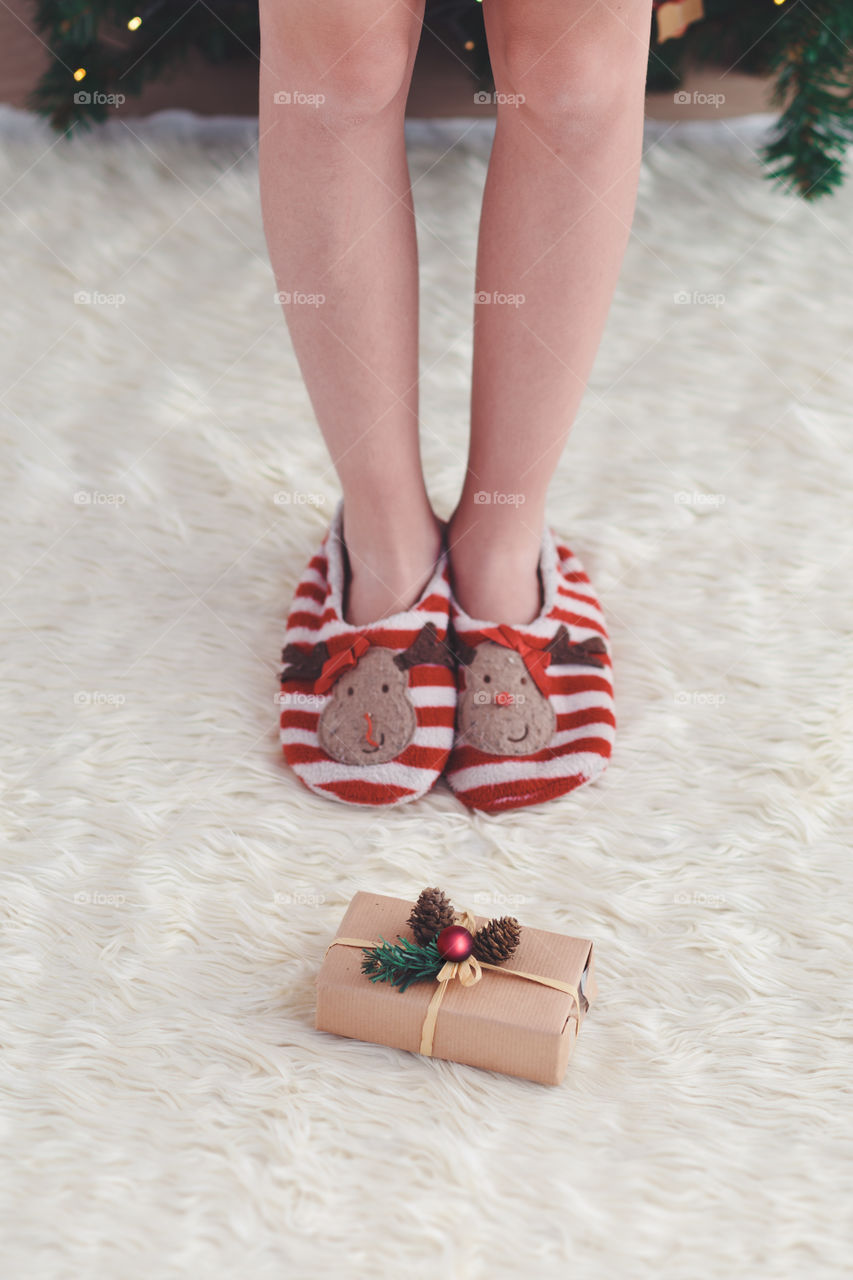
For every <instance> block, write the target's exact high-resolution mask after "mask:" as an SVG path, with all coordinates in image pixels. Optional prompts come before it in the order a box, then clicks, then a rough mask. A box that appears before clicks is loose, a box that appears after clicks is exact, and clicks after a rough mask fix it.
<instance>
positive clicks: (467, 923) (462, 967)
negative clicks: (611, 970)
mask: <svg viewBox="0 0 853 1280" xmlns="http://www.w3.org/2000/svg"><path fill="white" fill-rule="evenodd" d="M453 922H454V924H461V925H462V927H463V928H465V929H467V930H468V932H469V933H476V931H477V922H476V920H475V919H474V916H473V915H472V914H471V912H470V911H457V912H456V914H455V916H454V919H453ZM380 941H381V940H380ZM379 945H380V943H379V942H377V941H376V940H375V939H371V938H335V939H334V940H333V941H332V942H330V943H329V945H328V946H327V947H326V950H325V952H324V953H323V954H324V958H325V956H327V955H328V954H329V952H330V951H331V949H332V947H334V946H342V947H378V946H379ZM484 969H493V970H494V972H495V973H509V974H512V976H513V977H515V978H526V979H527V981H528V982H538V983H539V984H540V985H541V986H543V987H554V988H555V990H557V991H565V993H566V995H570V996H571V997H572V1000H573V1001H574V1004H575V1009H576V1011H577V1019H578V1027H580V1021H581V1007H580V1001H579V1000H578V993H577V988H576V987H572V986H570V985H569V983H568V982H561V981H560V980H559V978H546V977H543V975H542V974H541V973H525V972H524V971H523V970H522V969H507V968H506V966H505V965H502V964H489V963H488V962H487V961H486V960H478V959H477V958H476V956H468V958H467V959H466V960H446V961H445V962H444V964H443V965H442V967H441V968H440V969H439V971H438V973H437V974H436V976H435V980H436V982H437V983H438V986H437V987H436V989H435V991H434V993H433V996H432V999H431V1000H430V1002H429V1007H428V1008H427V1011H426V1015H425V1017H424V1021H423V1026H422V1027H421V1045H420V1049H419V1050H418V1052H419V1053H424V1054H426V1055H427V1057H431V1056H432V1042H433V1036H434V1035H435V1024H436V1022H437V1020H438V1011H439V1009H440V1008H441V1002H442V1000H443V999H444V993H445V991H446V990H447V987H448V984H449V983H451V982H453V981H454V980H455V979H457V978H458V980H459V981H460V982H461V984H462V986H463V987H473V986H474V985H475V984H476V983H478V982H479V981H480V979H481V978H482V976H483V970H484Z"/></svg>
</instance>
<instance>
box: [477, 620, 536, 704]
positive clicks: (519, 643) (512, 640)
mask: <svg viewBox="0 0 853 1280" xmlns="http://www.w3.org/2000/svg"><path fill="white" fill-rule="evenodd" d="M481 635H484V636H485V637H486V638H487V639H489V640H494V642H495V644H502V645H504V647H505V648H507V649H515V651H516V652H517V653H520V654H521V656H522V658H523V660H524V665H525V666H526V667H527V670H528V671H529V672H530V675H531V677H532V679H533V682H534V684H535V685H536V687H537V689H538V690H539V692H540V693H542V694H544V695H545V697H546V698H547V697H548V693H549V688H548V671H547V667H548V663H549V662H550V661H551V656H552V655H551V651H550V649H548V648H547V646H548V645H549V644H550V641H549V640H544V639H543V640H537V641H536V642H534V643H531V642H530V641H529V640H526V639H525V638H524V636H523V635H521V633H520V632H519V631H516V630H515V628H514V627H510V626H507V624H506V623H505V622H503V623H501V625H500V626H498V627H485V628H484V629H483V631H482V632H481Z"/></svg>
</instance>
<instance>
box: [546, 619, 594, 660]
mask: <svg viewBox="0 0 853 1280" xmlns="http://www.w3.org/2000/svg"><path fill="white" fill-rule="evenodd" d="M548 648H549V650H550V652H551V657H552V659H553V661H554V662H556V663H575V664H576V665H578V666H584V667H603V666H605V665H606V664H605V663H604V662H603V661H602V660H601V658H599V657H596V655H597V654H599V653H606V652H607V649H606V647H605V644H604V641H603V640H602V638H601V636H591V637H590V639H589V640H581V641H579V642H578V643H577V644H572V643H571V641H570V640H569V633H568V631H567V630H566V628H565V627H560V628H559V630H558V631H557V634H556V635H555V636H554V639H553V640H552V641H551V643H550V644H549V645H548Z"/></svg>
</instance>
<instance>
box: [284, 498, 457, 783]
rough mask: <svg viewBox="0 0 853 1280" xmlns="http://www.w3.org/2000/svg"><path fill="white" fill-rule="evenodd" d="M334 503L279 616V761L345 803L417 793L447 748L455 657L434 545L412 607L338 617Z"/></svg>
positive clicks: (444, 577)
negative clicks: (360, 622)
mask: <svg viewBox="0 0 853 1280" xmlns="http://www.w3.org/2000/svg"><path fill="white" fill-rule="evenodd" d="M342 516H343V504H342V503H339V504H338V507H337V510H336V512H335V515H334V517H333V519H332V523H331V525H330V526H329V529H328V530H327V532H326V535H325V537H324V538H323V542H322V544H321V546H320V550H319V551H318V553H317V554H316V555H315V556H314V557H313V558H312V559H311V561H310V562H309V564H308V567H307V568H306V570H305V573H304V575H303V577H302V581H301V582H300V584H299V586H298V588H297V590H296V596H295V598H294V601H293V605H292V607H291V610H290V615H289V617H288V619H287V628H286V631H285V644H284V649H283V651H282V661H283V662H284V663H285V666H284V669H283V671H282V672H281V676H280V681H281V692H280V694H279V699H280V703H281V719H280V725H281V744H282V748H283V750H284V757H285V759H286V760H287V763H288V764H289V765H290V766H291V768H292V769H293V770H294V772H295V773H296V774H297V776H298V777H299V778H300V779H301V780H302V782H304V783H305V785H306V786H307V787H309V788H310V789H311V790H312V791H316V792H317V793H318V794H319V795H323V796H330V797H332V798H333V799H335V800H342V801H344V802H345V803H347V804H360V805H396V804H404V803H406V802H407V801H409V800H416V799H418V797H419V796H422V795H423V794H424V793H425V792H426V791H428V790H429V789H430V787H431V786H432V785H433V783H434V782H435V781H436V779H437V778H438V776H439V774H440V773H441V772H442V770H443V769H444V766H445V764H446V763H447V757H448V755H449V752H450V748H451V746H452V745H453V723H454V714H455V710H456V677H455V670H454V668H455V660H454V657H453V654H452V650H451V649H450V646H449V642H448V634H447V633H448V623H449V613H450V584H449V578H448V570H447V559H446V555H445V554H444V552H442V556H441V559H440V561H439V563H438V565H437V566H436V570H435V573H434V574H433V576H432V578H431V580H430V581H429V582H428V583H427V585H426V587H425V588H424V590H423V592H422V594H421V597H420V599H419V600H418V601H417V603H416V604H414V605H413V606H412V608H411V609H407V610H405V611H404V612H401V613H395V614H392V615H391V616H390V617H387V618H382V619H381V620H380V621H379V622H376V623H372V624H371V625H370V626H366V627H355V626H351V625H350V624H349V623H348V622H345V621H344V617H343V604H342V598H343V591H344V575H345V568H344V548H343V544H342V541H341V528H342Z"/></svg>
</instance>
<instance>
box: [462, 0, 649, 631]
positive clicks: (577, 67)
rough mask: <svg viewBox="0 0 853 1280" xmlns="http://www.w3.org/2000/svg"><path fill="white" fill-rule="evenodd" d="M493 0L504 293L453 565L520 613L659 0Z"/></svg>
mask: <svg viewBox="0 0 853 1280" xmlns="http://www.w3.org/2000/svg"><path fill="white" fill-rule="evenodd" d="M484 8H485V17H486V25H487V33H488V40H489V50H490V53H491V59H492V65H493V68H494V73H495V82H496V87H497V89H498V91H499V92H500V93H502V94H506V95H510V96H508V98H507V100H506V101H505V102H504V103H501V102H500V101H499V105H498V119H497V126H496V131H495V141H494V147H493V150H492V155H491V160H490V164H489V171H488V176H487V181H486V189H485V195H484V201H483V215H482V221H481V224H480V241H479V249H478V260H477V290H478V295H480V296H482V295H488V296H490V297H491V298H492V300H491V301H489V302H479V303H478V304H477V305H476V306H475V330H474V369H473V383H472V405H471V444H470V452H469V458H468V472H467V476H466V480H465V485H464V488H463V492H462V496H461V498H460V501H459V505H458V507H457V509H456V512H455V513H454V515H453V518H452V521H451V526H450V541H451V564H452V570H453V579H454V585H455V589H456V593H457V596H458V598H459V601H460V603H461V604H462V606H463V608H464V609H465V610H466V611H467V612H468V613H469V614H470V615H472V616H473V617H477V618H491V619H497V620H500V621H502V622H507V623H515V624H523V623H527V622H530V621H532V620H533V618H534V617H535V616H536V614H537V613H538V611H539V587H538V581H537V576H536V568H537V562H538V555H539V546H540V539H541V534H542V526H543V523H544V519H545V498H546V493H547V489H548V484H549V482H550V480H551V476H552V475H553V472H554V469H555V467H556V465H557V461H558V459H559V457H560V453H561V452H562V449H563V446H564V444H565V441H566V436H567V434H568V431H569V428H570V426H571V423H572V420H573V418H574V416H575V413H576V411H577V408H578V405H579V402H580V399H581V396H582V394H583V391H584V388H585V386H586V381H587V377H588V375H589V371H590V369H591V367H592V363H593V359H594V357H595V353H596V350H597V348H598V345H599V341H600V338H601V333H602V330H603V328H604V323H605V320H606V317H607V313H608V310H609V307H610V301H611V297H612V293H613V289H614V286H615V284H616V280H617V277H618V274H619V268H620V264H621V261H622V256H623V253H624V250H625V246H626V243H627V239H628V234H629V230H630V223H631V219H632V216H633V211H634V203H635V199H636V189H637V179H638V173H639V164H640V155H641V150H642V133H643V114H644V90H645V78H646V66H647V60H648V48H649V32H650V24H651V0H485V5H484ZM511 95H519V96H523V101H519V102H518V103H514V102H513V99H512V96H511ZM511 295H515V298H514V300H513V301H509V302H507V301H502V300H501V299H502V298H503V297H507V296H511ZM520 297H523V299H524V300H523V301H519V298H520ZM478 495H480V496H479V500H478ZM484 495H485V498H486V499H487V500H484ZM508 498H509V501H507V499H508ZM513 501H514V502H515V504H516V505H512V503H513Z"/></svg>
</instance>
